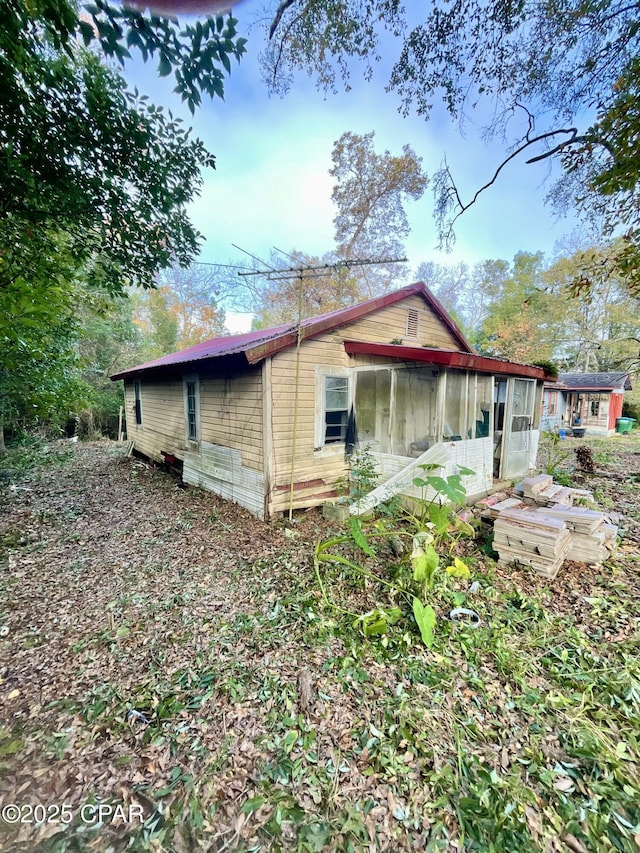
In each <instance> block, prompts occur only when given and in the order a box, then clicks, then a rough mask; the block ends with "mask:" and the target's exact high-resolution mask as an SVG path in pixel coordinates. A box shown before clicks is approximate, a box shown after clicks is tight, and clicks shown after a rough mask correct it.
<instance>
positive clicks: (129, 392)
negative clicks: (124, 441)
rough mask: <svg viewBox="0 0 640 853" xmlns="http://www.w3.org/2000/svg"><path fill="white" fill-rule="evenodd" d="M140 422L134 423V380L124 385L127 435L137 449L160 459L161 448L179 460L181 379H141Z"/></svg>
mask: <svg viewBox="0 0 640 853" xmlns="http://www.w3.org/2000/svg"><path fill="white" fill-rule="evenodd" d="M140 399H141V411H142V423H141V424H136V413H135V394H134V383H133V382H127V383H126V385H125V405H126V411H127V438H128V440H129V441H133V442H134V446H135V448H136V450H139V451H140V452H141V453H144V455H145V456H148V457H149V458H150V459H155V460H157V461H159V462H161V461H162V455H161V451H162V450H164V451H165V452H167V453H174V454H175V455H176V456H179V457H180V458H181V459H182V452H183V451H184V450H185V438H186V435H185V429H186V428H185V422H184V395H183V391H182V381H181V380H173V381H166V382H145V381H144V380H141V381H140Z"/></svg>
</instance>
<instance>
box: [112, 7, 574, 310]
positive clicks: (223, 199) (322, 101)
mask: <svg viewBox="0 0 640 853" xmlns="http://www.w3.org/2000/svg"><path fill="white" fill-rule="evenodd" d="M261 9H262V6H261V4H260V3H259V2H255V0H245V2H243V3H241V4H240V5H239V6H238V7H237V8H236V10H235V11H234V14H235V17H236V18H238V20H239V26H238V29H239V31H240V33H241V34H242V35H244V36H247V37H248V39H249V41H248V46H247V47H248V54H247V55H246V56H245V57H244V58H243V60H242V61H241V63H240V64H238V65H236V64H234V65H233V67H232V73H231V76H230V78H228V79H227V81H226V94H225V100H224V101H221V100H217V101H215V102H207V103H203V105H202V107H201V108H200V109H199V110H198V111H197V112H196V115H195V116H193V117H192V116H190V114H189V112H188V110H187V109H186V108H185V107H184V106H182V105H181V104H180V102H179V100H178V99H177V98H176V96H175V95H173V94H172V93H171V88H172V85H171V78H163V79H160V78H158V77H157V76H156V73H155V68H154V66H153V65H147V66H145V65H144V64H143V63H142V62H141V61H138V60H136V61H134V62H133V63H129V64H128V65H127V67H126V69H125V75H126V77H127V78H128V79H129V80H130V82H131V83H133V84H136V85H138V86H139V88H140V89H141V90H143V91H145V92H146V93H147V94H149V95H150V96H151V97H152V98H153V99H154V100H155V101H156V102H157V103H162V104H165V105H167V106H170V107H171V108H172V109H173V110H174V112H176V113H178V114H180V115H182V116H183V117H184V118H185V121H187V123H188V124H190V125H191V126H192V127H193V129H194V131H195V132H196V133H197V135H198V136H199V137H200V138H201V139H203V141H204V142H205V143H206V145H207V147H208V148H209V150H210V151H212V152H213V153H214V154H215V155H216V158H217V168H216V170H215V171H213V170H209V171H208V172H207V173H205V176H204V177H205V183H204V186H203V190H202V194H201V196H200V198H199V199H197V200H196V201H195V202H194V203H193V205H192V206H191V209H190V213H191V216H192V218H193V221H194V223H195V225H196V226H197V227H198V229H199V230H200V231H201V232H202V233H203V234H204V236H205V238H206V242H205V244H204V246H203V249H202V253H201V256H200V260H202V261H206V262H209V263H227V262H228V261H229V260H230V259H231V258H238V257H239V256H240V257H242V256H241V255H240V254H239V253H238V252H237V251H236V250H235V249H234V248H233V245H232V244H234V243H235V244H236V245H238V246H241V247H242V248H243V249H246V250H247V251H249V252H251V253H252V254H254V255H257V256H258V257H261V258H267V257H268V255H269V252H270V250H271V248H272V247H274V246H277V247H278V248H280V249H283V250H285V251H290V250H291V249H293V248H295V249H297V250H299V251H302V252H306V253H308V254H311V255H322V254H323V253H324V252H326V251H329V250H331V249H332V246H333V223H332V220H333V217H334V215H335V211H334V208H333V205H332V202H331V188H332V179H331V178H330V176H329V174H328V170H329V168H330V167H331V149H332V145H333V142H334V141H335V140H336V139H338V138H339V136H340V135H341V134H342V133H344V132H345V131H347V130H349V131H352V132H354V133H367V132H369V131H371V130H374V131H375V134H376V136H375V141H374V144H375V147H376V150H377V151H379V152H381V151H383V150H385V149H389V150H390V151H391V152H392V153H400V151H401V148H402V146H403V145H405V144H409V145H411V147H412V148H413V149H414V151H415V152H416V153H417V154H418V155H419V156H421V157H422V158H423V166H424V168H425V170H426V171H427V174H429V175H431V174H433V172H434V171H435V170H436V169H437V168H438V166H439V164H440V162H441V160H442V158H443V156H444V155H445V154H446V156H447V160H448V163H449V166H450V167H451V170H452V172H453V174H454V176H455V178H456V180H457V182H458V186H459V188H460V190H461V192H462V194H463V197H465V198H468V197H470V196H472V195H473V193H474V192H475V190H476V189H477V188H478V187H479V186H480V185H482V184H484V183H485V182H486V181H487V180H488V179H489V178H490V177H491V175H492V174H493V172H494V170H495V168H496V167H497V166H498V164H499V163H500V162H501V159H502V158H503V156H504V150H503V149H502V148H501V146H500V145H498V144H494V145H491V146H487V145H485V144H484V143H483V142H481V141H479V136H480V127H479V126H474V124H473V121H472V119H473V116H471V117H470V118H469V119H468V120H467V123H466V127H465V133H464V134H461V133H460V131H459V129H458V127H457V126H455V125H454V124H453V123H452V122H451V120H450V119H449V117H448V116H447V115H446V114H445V112H444V109H442V108H440V107H436V108H435V109H434V111H433V113H432V117H431V118H430V120H429V121H425V120H424V119H422V118H420V117H417V116H410V117H408V118H404V117H402V116H401V114H400V113H399V112H398V109H397V107H398V99H397V97H396V96H395V95H393V94H388V93H386V92H385V91H384V85H385V82H386V77H385V73H384V70H385V69H377V70H376V73H375V75H374V79H373V81H371V82H369V83H365V82H364V81H361V80H360V79H359V77H358V72H357V70H356V71H355V73H354V76H353V80H352V85H353V88H352V90H351V91H350V92H348V93H339V94H337V95H324V94H323V93H321V92H318V91H317V90H316V88H315V86H314V84H313V81H311V80H310V79H309V78H308V77H307V76H306V75H300V76H298V77H297V78H296V79H295V81H294V84H293V87H292V89H291V91H290V93H289V94H288V95H287V96H285V97H284V98H282V99H281V98H279V97H269V96H268V95H267V92H266V88H265V86H264V83H263V82H262V80H261V78H260V71H259V67H258V54H259V52H260V50H261V47H262V43H263V42H262V39H263V35H262V32H261V31H259V30H258V29H257V28H255V29H250V25H251V23H252V22H254V21H255V20H256V19H257V17H258V16H259V15H260V12H261ZM388 59H389V61H387V60H388ZM383 63H384V65H385V66H387V69H388V66H389V63H390V58H388V57H387V56H383ZM549 178H550V175H549V165H548V164H547V163H546V162H544V161H543V162H542V163H539V164H535V165H531V166H526V165H525V164H524V158H522V159H521V160H520V161H519V162H514V163H511V164H510V165H509V166H508V167H507V168H506V169H505V171H504V172H503V174H502V175H501V178H500V179H499V181H498V182H497V183H496V185H494V186H493V187H492V188H491V189H489V190H488V191H487V192H486V193H484V194H483V195H482V196H481V197H480V200H479V201H478V202H477V204H476V205H475V206H474V207H473V208H471V209H470V210H469V211H468V212H467V213H466V214H465V215H464V216H463V217H462V218H461V219H460V220H459V221H458V225H457V229H456V232H457V242H456V245H455V248H454V251H453V252H451V253H448V254H447V253H445V252H441V251H438V250H437V248H436V243H437V238H436V232H435V226H434V222H433V218H432V207H433V200H432V195H431V189H430V187H429V188H428V189H427V192H426V193H425V195H424V196H423V198H422V199H421V200H420V201H418V202H411V203H410V204H409V205H408V206H407V213H408V217H409V221H410V224H411V227H412V234H411V237H410V238H409V240H408V241H407V244H406V247H407V257H408V258H409V261H410V264H411V266H412V268H415V267H416V266H417V265H418V264H419V263H420V262H422V261H434V262H436V263H441V264H452V263H456V262H459V261H466V262H468V263H474V262H476V261H481V260H484V259H487V258H504V259H506V260H511V259H512V258H513V256H514V254H515V253H516V252H518V251H521V250H522V251H532V252H533V251H543V252H544V253H545V254H546V255H547V256H549V257H550V256H552V255H553V253H554V245H555V243H556V241H557V240H558V239H560V238H562V236H564V235H566V234H567V233H568V232H569V231H570V230H571V227H572V226H571V223H568V222H566V221H560V222H558V221H557V220H556V218H555V215H554V214H553V212H552V211H551V210H550V209H549V208H547V207H545V205H544V197H545V195H546V192H547V191H548V189H549V186H550V182H549ZM545 182H546V183H545ZM244 261H246V263H247V264H248V265H249V266H253V265H254V264H253V262H252V261H251V259H250V258H247V257H245V258H244ZM230 319H231V318H230Z"/></svg>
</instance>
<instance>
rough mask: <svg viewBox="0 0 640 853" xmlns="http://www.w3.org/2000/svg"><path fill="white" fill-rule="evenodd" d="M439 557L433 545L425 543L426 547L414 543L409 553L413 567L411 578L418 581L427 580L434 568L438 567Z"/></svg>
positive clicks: (429, 578) (431, 575)
mask: <svg viewBox="0 0 640 853" xmlns="http://www.w3.org/2000/svg"><path fill="white" fill-rule="evenodd" d="M439 562H440V557H439V556H438V553H437V551H436V550H435V548H434V547H433V545H427V547H426V548H422V547H421V546H417V547H416V545H415V540H414V550H413V553H412V555H411V566H412V568H413V579H414V581H417V582H418V583H422V582H423V581H427V582H429V581H430V580H431V578H432V577H433V574H434V572H435V570H436V569H437V568H438V563H439Z"/></svg>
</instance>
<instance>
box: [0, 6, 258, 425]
mask: <svg viewBox="0 0 640 853" xmlns="http://www.w3.org/2000/svg"><path fill="white" fill-rule="evenodd" d="M235 26H236V22H235V20H234V19H233V18H231V17H228V18H227V19H226V20H225V19H223V18H221V17H219V18H216V19H211V20H206V21H200V22H196V23H195V24H193V25H187V26H184V27H181V26H180V25H179V24H178V22H177V21H172V20H168V19H165V18H160V17H157V16H145V15H144V14H142V13H141V12H139V11H137V10H135V9H131V8H128V7H126V6H116V5H111V4H109V3H106V2H103V0H97V2H96V3H95V4H93V5H90V4H84V6H83V5H82V4H80V9H79V8H78V6H77V5H76V4H75V3H74V2H72V0H5V2H4V3H2V4H1V5H0V423H1V422H2V421H3V420H4V423H5V424H8V425H9V426H11V425H12V424H15V423H18V422H21V423H28V422H30V421H31V422H33V421H34V420H35V421H38V420H42V419H43V418H44V417H45V415H47V413H48V416H50V415H51V414H52V411H53V408H57V409H64V407H65V406H69V405H71V400H72V397H73V396H74V395H75V394H76V393H77V391H78V387H77V383H76V387H75V388H72V387H71V385H72V384H73V380H74V377H77V376H78V373H77V370H76V368H77V366H78V345H77V344H78V336H79V334H80V322H79V319H78V314H79V311H78V307H77V303H78V301H82V300H86V299H87V298H88V293H89V292H93V293H96V292H98V290H100V291H102V292H107V293H111V294H122V293H124V292H126V289H127V287H128V286H129V285H141V286H144V287H150V286H152V285H153V283H154V281H155V279H156V276H157V274H158V272H159V271H160V270H162V269H164V268H166V267H169V266H170V265H171V264H172V263H178V264H183V265H186V264H188V263H189V262H190V260H191V259H192V258H193V256H194V255H195V254H196V253H197V251H198V247H199V241H200V235H199V234H198V232H197V231H196V230H195V228H194V227H193V225H192V224H191V222H190V221H189V219H188V217H187V214H186V207H187V204H188V203H189V201H190V200H191V199H192V198H193V196H194V195H195V194H197V193H198V191H199V189H200V186H201V182H202V178H201V174H200V170H201V168H202V167H207V166H211V167H213V166H214V158H213V156H212V155H211V154H210V153H209V152H208V151H207V150H206V149H205V147H204V145H203V144H202V142H200V140H198V139H194V138H193V137H192V136H191V134H190V131H189V130H188V129H187V128H185V127H184V126H183V125H182V123H181V122H180V120H177V119H174V118H173V116H172V115H171V114H170V113H167V112H165V111H164V110H162V109H160V108H158V107H155V106H154V105H153V104H151V103H149V101H148V100H147V98H146V97H145V96H143V95H139V93H138V92H135V91H130V90H129V89H128V88H127V85H126V83H125V81H124V79H123V78H122V77H121V75H120V74H119V72H118V70H117V62H116V61H119V62H121V63H122V62H124V60H125V59H126V58H127V57H128V56H129V55H130V51H131V50H134V49H137V50H139V51H140V52H141V53H142V55H143V57H144V58H145V59H148V58H150V57H152V58H154V59H157V62H158V73H159V74H160V75H161V76H168V75H169V74H173V76H174V80H175V83H176V90H177V91H178V92H179V93H180V94H181V96H182V97H183V99H184V100H185V101H186V102H187V104H188V105H189V107H190V108H191V109H192V110H193V109H194V108H195V106H197V105H198V103H200V99H201V97H202V95H207V96H219V97H222V95H223V92H224V88H223V83H222V80H223V76H224V74H226V73H228V72H229V70H230V68H231V59H232V58H234V57H235V58H237V59H239V58H240V57H241V56H242V54H243V53H244V40H243V39H240V38H237V34H236V29H235ZM87 287H89V288H90V289H91V290H90V291H88V290H87Z"/></svg>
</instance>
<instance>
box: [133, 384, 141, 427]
mask: <svg viewBox="0 0 640 853" xmlns="http://www.w3.org/2000/svg"><path fill="white" fill-rule="evenodd" d="M133 396H134V408H135V412H136V424H138V426H139V425H140V424H141V423H142V389H141V387H140V380H139V379H136V380H135V382H134V383H133Z"/></svg>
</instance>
